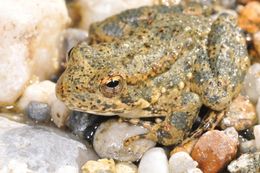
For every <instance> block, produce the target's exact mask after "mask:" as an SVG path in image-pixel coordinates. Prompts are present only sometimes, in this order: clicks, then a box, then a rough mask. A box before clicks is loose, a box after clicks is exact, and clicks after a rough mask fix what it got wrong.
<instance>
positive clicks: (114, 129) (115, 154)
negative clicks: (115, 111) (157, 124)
mask: <svg viewBox="0 0 260 173" xmlns="http://www.w3.org/2000/svg"><path fill="white" fill-rule="evenodd" d="M146 132H147V130H146V129H145V128H143V127H139V126H135V125H131V124H129V123H125V122H119V121H117V120H109V121H106V122H104V123H102V124H101V125H100V126H99V127H98V129H97V131H96V133H95V135H94V140H93V146H94V149H95V151H96V152H97V154H98V155H99V156H100V157H101V158H112V159H115V160H120V161H137V160H138V159H140V158H141V156H142V155H143V153H144V152H145V151H147V150H148V149H150V148H152V147H154V146H155V142H153V141H150V140H147V139H140V140H137V141H135V142H133V143H131V144H130V145H129V146H127V147H125V146H124V141H125V140H126V139H127V138H129V137H131V136H134V135H138V134H144V133H146Z"/></svg>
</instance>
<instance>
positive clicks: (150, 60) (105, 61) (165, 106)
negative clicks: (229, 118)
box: [56, 6, 249, 145]
mask: <svg viewBox="0 0 260 173" xmlns="http://www.w3.org/2000/svg"><path fill="white" fill-rule="evenodd" d="M90 38H91V41H90V43H87V42H83V43H80V44H78V45H77V46H75V47H74V48H73V49H72V50H71V51H70V53H69V60H68V62H67V68H66V70H65V72H64V73H63V74H62V76H61V77H60V79H59V81H58V83H57V87H56V90H57V96H58V98H59V99H60V100H62V101H63V102H65V104H66V105H67V106H68V107H69V108H71V109H73V110H78V111H84V112H89V113H94V114H97V115H107V116H108V115H119V116H120V117H123V118H143V117H164V120H163V121H161V122H157V123H154V124H150V125H149V126H145V125H144V126H145V127H146V128H148V130H149V132H148V133H147V134H143V135H139V136H136V138H140V137H141V138H146V139H151V140H153V141H156V142H158V143H161V144H163V145H172V144H177V143H179V142H181V141H182V140H183V138H184V137H185V136H186V135H187V134H188V133H189V131H190V129H191V127H192V125H193V123H194V121H195V119H196V117H197V115H198V112H199V110H200V108H201V106H202V105H205V106H207V107H209V108H210V109H212V110H216V111H219V110H222V109H224V108H225V107H226V106H227V105H228V104H229V103H230V102H231V100H232V99H233V98H234V97H235V96H236V95H237V94H238V93H239V91H240V88H241V83H242V81H243V78H244V75H245V72H246V70H247V68H248V65H249V58H248V55H247V50H246V43H245V40H244V38H243V35H242V34H241V31H240V30H239V29H238V28H237V26H236V21H235V19H234V18H233V17H231V16H230V15H228V14H221V15H219V16H218V17H217V19H215V20H213V19H211V18H210V17H205V16H202V15H199V16H196V15H191V14H187V13H185V12H184V10H183V8H182V7H181V6H173V7H166V6H152V7H141V8H138V9H131V10H127V11H124V12H122V13H120V14H118V15H115V16H112V17H110V18H108V19H106V20H104V21H102V22H98V23H95V24H93V25H92V26H91V29H90Z"/></svg>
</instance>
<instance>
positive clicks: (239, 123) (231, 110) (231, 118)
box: [220, 95, 257, 131]
mask: <svg viewBox="0 0 260 173" xmlns="http://www.w3.org/2000/svg"><path fill="white" fill-rule="evenodd" d="M256 123H257V116H256V110H255V106H254V105H253V104H252V103H251V102H250V101H249V99H248V98H247V97H245V96H242V95H239V96H238V97H236V98H235V99H234V100H233V101H232V103H231V104H230V105H229V107H228V108H227V110H226V111H225V116H224V118H223V120H222V121H221V123H220V127H221V128H222V129H226V128H227V127H235V129H236V130H238V131H240V130H244V129H248V128H250V127H252V126H253V125H254V124H256Z"/></svg>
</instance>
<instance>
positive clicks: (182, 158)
mask: <svg viewBox="0 0 260 173" xmlns="http://www.w3.org/2000/svg"><path fill="white" fill-rule="evenodd" d="M197 166H198V163H197V162H196V161H194V160H193V159H192V158H191V156H190V155H189V154H188V153H186V152H178V153H175V154H173V155H172V156H171V157H170V159H169V168H170V173H184V172H188V170H191V169H194V168H196V167H197Z"/></svg>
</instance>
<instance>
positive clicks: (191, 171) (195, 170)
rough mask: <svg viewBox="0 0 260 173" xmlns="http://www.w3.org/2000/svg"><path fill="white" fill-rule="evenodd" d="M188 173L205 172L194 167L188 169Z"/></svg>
mask: <svg viewBox="0 0 260 173" xmlns="http://www.w3.org/2000/svg"><path fill="white" fill-rule="evenodd" d="M187 173H203V172H202V171H201V170H200V169H199V168H192V169H189V170H188V171H187Z"/></svg>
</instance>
